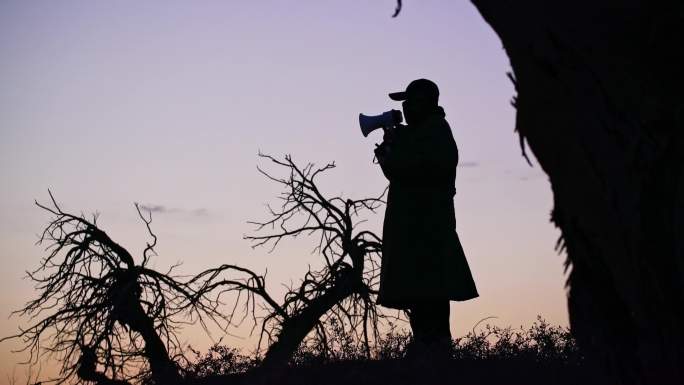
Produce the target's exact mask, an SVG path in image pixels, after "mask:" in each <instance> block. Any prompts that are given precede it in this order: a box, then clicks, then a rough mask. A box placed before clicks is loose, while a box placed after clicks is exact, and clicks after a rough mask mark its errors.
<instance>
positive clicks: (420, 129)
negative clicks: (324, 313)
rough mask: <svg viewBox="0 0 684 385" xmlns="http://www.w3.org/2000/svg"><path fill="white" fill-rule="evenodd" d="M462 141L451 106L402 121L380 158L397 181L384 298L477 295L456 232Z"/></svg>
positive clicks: (392, 189)
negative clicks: (413, 122) (452, 123)
mask: <svg viewBox="0 0 684 385" xmlns="http://www.w3.org/2000/svg"><path fill="white" fill-rule="evenodd" d="M457 164H458V149H457V147H456V142H455V141H454V137H453V135H452V133H451V127H449V123H447V121H446V120H445V119H444V110H443V109H441V107H439V110H438V111H437V112H436V113H434V114H432V115H430V116H429V117H427V118H426V119H425V120H424V121H423V122H422V123H421V124H420V125H418V126H416V127H412V126H404V127H402V128H401V129H400V130H399V132H398V134H397V137H396V140H395V141H394V142H393V143H392V145H391V147H390V150H389V151H388V153H387V155H386V156H385V157H383V159H382V160H381V161H380V166H381V168H382V171H383V173H384V174H385V176H386V177H387V179H388V180H389V182H390V186H389V192H388V197H387V207H386V210H385V220H384V224H383V245H382V261H381V270H380V271H381V272H380V292H379V295H378V299H377V303H378V304H380V305H383V306H386V307H392V308H398V309H405V308H408V307H410V306H411V305H412V304H413V303H415V302H417V301H423V300H434V299H449V300H454V301H465V300H468V299H472V298H475V297H477V296H478V293H477V289H476V288H475V283H474V281H473V277H472V275H471V272H470V268H469V267H468V262H467V261H466V257H465V254H464V252H463V248H462V247H461V242H460V240H459V238H458V234H457V233H456V219H455V214H454V204H453V203H454V202H453V197H454V194H455V187H454V185H455V182H456V165H457Z"/></svg>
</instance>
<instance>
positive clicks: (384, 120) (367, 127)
mask: <svg viewBox="0 0 684 385" xmlns="http://www.w3.org/2000/svg"><path fill="white" fill-rule="evenodd" d="M403 120H404V116H403V115H402V114H401V111H399V110H390V111H386V112H383V113H382V114H380V115H364V114H359V126H360V127H361V133H362V134H363V136H368V134H370V133H371V132H373V131H375V130H377V129H378V128H380V127H387V128H389V127H394V126H396V125H398V124H400V123H401V122H402V121H403Z"/></svg>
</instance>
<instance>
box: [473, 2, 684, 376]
mask: <svg viewBox="0 0 684 385" xmlns="http://www.w3.org/2000/svg"><path fill="white" fill-rule="evenodd" d="M473 3H474V4H475V6H476V7H477V8H478V10H479V11H480V13H481V14H482V16H483V17H484V18H485V20H486V21H487V22H488V23H489V24H490V25H491V26H492V28H493V29H494V30H495V32H496V33H497V34H498V35H499V37H500V38H501V41H502V42H503V45H504V48H505V50H506V52H507V54H508V56H509V58H510V61H511V66H512V69H513V73H514V76H511V77H512V79H513V80H514V83H516V90H517V93H518V95H517V98H516V99H515V100H514V102H513V104H514V105H515V106H516V108H517V118H516V130H517V131H518V133H519V134H520V135H521V140H522V138H525V139H526V140H527V143H528V144H529V147H530V148H531V150H532V151H533V153H534V155H535V156H536V158H537V160H538V161H539V164H540V165H541V167H542V168H543V169H544V171H545V172H546V173H547V174H548V176H549V179H550V182H551V187H552V189H553V193H554V210H553V213H552V220H553V221H554V222H555V224H556V225H557V226H558V227H559V228H560V229H561V232H562V238H563V243H564V246H565V248H566V250H567V255H568V261H567V263H568V265H569V266H571V267H572V270H571V272H570V274H569V276H568V285H569V292H568V307H569V313H570V326H571V329H572V331H573V334H574V335H575V336H576V338H577V340H578V342H579V343H580V346H581V347H582V348H583V349H584V351H585V352H586V354H587V356H588V358H590V359H591V360H593V361H594V362H598V363H600V364H602V365H603V367H605V368H607V369H608V370H609V372H610V373H612V374H613V375H615V376H616V377H617V379H618V380H619V382H620V383H623V384H646V383H648V384H653V383H659V384H675V383H682V380H683V377H682V374H683V373H682V369H681V368H683V367H684V330H683V328H682V326H683V325H684V307H683V305H684V285H683V283H682V277H683V273H684V267H683V266H682V265H683V261H684V258H683V252H684V236H683V235H684V234H683V231H682V225H683V224H684V168H683V167H682V165H684V139H683V138H684V136H683V134H682V129H683V128H684V127H683V125H684V112H683V111H684V110H683V108H682V96H681V95H682V87H683V86H684V84H683V82H682V75H681V73H680V71H681V69H682V68H684V60H683V59H682V58H683V57H684V54H682V53H681V50H682V43H683V41H682V40H683V37H684V20H683V15H684V6H683V4H684V3H682V2H681V1H678V2H676V1H660V2H653V1H651V2H649V1H645V0H642V1H632V0H621V1H617V0H616V1H598V0H594V1H588V0H579V1H574V2H556V1H546V0H519V1H502V0H473ZM521 143H522V142H521Z"/></svg>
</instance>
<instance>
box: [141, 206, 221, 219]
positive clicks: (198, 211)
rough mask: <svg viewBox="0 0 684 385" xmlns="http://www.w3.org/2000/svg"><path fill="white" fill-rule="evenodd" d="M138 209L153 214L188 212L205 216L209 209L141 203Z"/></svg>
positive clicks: (197, 215)
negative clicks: (189, 208)
mask: <svg viewBox="0 0 684 385" xmlns="http://www.w3.org/2000/svg"><path fill="white" fill-rule="evenodd" d="M140 209H141V210H143V211H147V212H149V213H153V214H184V213H185V214H190V215H192V216H196V217H205V216H207V215H209V211H208V210H207V209H205V208H198V209H191V210H188V209H181V208H177V207H167V206H164V205H155V204H141V205H140Z"/></svg>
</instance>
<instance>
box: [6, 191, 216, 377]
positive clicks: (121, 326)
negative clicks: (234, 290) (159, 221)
mask: <svg viewBox="0 0 684 385" xmlns="http://www.w3.org/2000/svg"><path fill="white" fill-rule="evenodd" d="M50 198H51V204H50V205H43V204H40V203H38V202H36V205H38V206H39V207H40V208H42V209H44V210H46V211H48V212H49V213H51V214H52V215H53V218H52V220H51V221H50V223H49V225H48V226H47V228H46V229H45V230H44V231H43V233H42V235H41V237H40V240H39V241H38V243H39V244H43V243H48V246H47V251H48V252H49V253H48V255H47V256H46V257H44V258H43V259H42V260H41V261H40V264H39V266H38V268H37V269H35V270H34V271H29V272H27V274H28V277H29V278H30V279H31V280H33V281H34V282H35V284H36V286H35V287H36V290H37V292H38V298H36V299H34V300H32V301H29V302H28V303H27V304H26V305H25V307H24V308H22V309H20V310H18V311H16V312H14V313H18V314H20V315H22V316H28V317H29V319H30V320H31V322H32V323H31V324H30V325H29V326H28V327H26V328H22V329H21V331H20V332H19V333H18V334H16V335H13V336H9V337H5V338H3V339H2V340H6V339H9V338H20V339H22V340H23V341H24V348H23V349H22V351H28V352H29V355H30V356H29V359H28V363H30V364H34V363H36V362H37V361H38V359H39V358H40V357H41V356H43V355H49V356H52V357H53V358H57V359H58V360H59V361H60V362H61V368H60V375H61V377H60V378H58V379H56V381H57V382H58V383H62V382H64V381H66V380H68V379H71V378H78V379H80V380H82V381H93V382H96V383H100V384H123V383H127V382H128V381H141V380H145V379H147V380H151V381H152V382H155V383H177V382H179V381H180V379H181V374H180V372H179V365H178V362H177V361H180V360H182V358H183V356H182V349H181V344H180V342H179V340H178V338H177V330H178V328H179V327H180V326H182V325H183V324H185V323H189V322H193V323H194V322H199V323H200V324H202V325H203V326H204V327H206V326H207V322H212V323H214V324H216V325H219V326H221V327H225V325H227V323H226V322H225V321H226V319H225V317H224V315H223V314H222V313H220V312H219V310H218V306H219V301H218V298H217V297H210V293H209V291H207V287H210V285H211V282H210V281H207V280H205V279H204V278H205V276H206V275H201V274H200V275H199V276H196V277H194V278H192V279H189V280H186V281H183V280H180V279H178V278H177V277H174V276H173V275H172V271H173V270H174V268H175V267H176V266H173V267H171V268H170V269H169V270H168V271H167V272H166V273H160V272H158V271H155V270H153V269H150V268H148V267H147V265H148V262H149V261H150V258H151V256H152V255H154V254H155V253H154V247H155V245H156V243H157V237H156V236H155V235H154V233H152V230H151V229H150V223H151V222H152V218H151V214H150V215H148V216H147V217H146V216H145V215H144V214H143V212H142V211H141V209H140V206H138V205H137V204H136V209H137V211H138V214H139V216H140V218H141V219H142V220H143V221H144V223H145V225H146V227H147V230H148V232H149V235H150V236H151V237H152V242H151V243H148V244H147V245H146V247H145V249H144V250H143V252H142V257H141V258H140V262H139V263H136V261H135V259H134V257H133V256H132V254H131V253H130V252H128V250H126V249H125V248H123V247H122V246H121V245H119V244H117V243H116V242H114V241H113V240H112V239H111V238H110V237H109V236H108V235H107V234H106V233H105V232H104V231H102V230H101V229H99V228H98V227H97V218H98V215H97V214H95V215H93V216H92V219H91V220H88V219H86V217H85V216H84V215H80V216H76V215H72V214H69V213H67V212H65V211H63V210H62V208H61V207H60V206H59V205H58V203H57V201H56V200H55V199H54V197H53V196H52V193H51V192H50ZM98 369H99V370H98Z"/></svg>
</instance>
